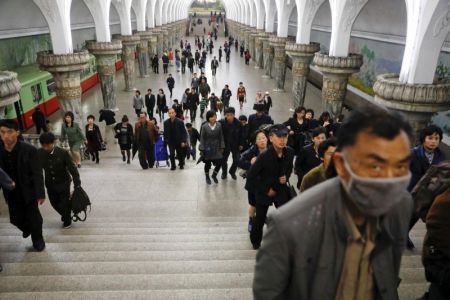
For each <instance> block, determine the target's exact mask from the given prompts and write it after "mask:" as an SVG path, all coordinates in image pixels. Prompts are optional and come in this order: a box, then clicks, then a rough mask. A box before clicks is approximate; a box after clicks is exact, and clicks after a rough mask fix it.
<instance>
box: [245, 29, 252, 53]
mask: <svg viewBox="0 0 450 300" xmlns="http://www.w3.org/2000/svg"><path fill="white" fill-rule="evenodd" d="M251 32H252V29H251V28H250V27H248V26H247V27H246V28H245V30H244V41H245V43H244V48H245V50H247V49H248V48H249V47H250V33H251Z"/></svg>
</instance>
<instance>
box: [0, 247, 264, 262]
mask: <svg viewBox="0 0 450 300" xmlns="http://www.w3.org/2000/svg"><path fill="white" fill-rule="evenodd" d="M255 255H256V251H255V250H195V251H194V250H189V251H188V250H184V249H180V250H177V251H95V252H91V251H79V252H46V251H44V252H40V253H38V252H2V253H1V259H2V263H34V262H112V261H134V262H137V261H185V260H206V261H214V260H254V259H255Z"/></svg>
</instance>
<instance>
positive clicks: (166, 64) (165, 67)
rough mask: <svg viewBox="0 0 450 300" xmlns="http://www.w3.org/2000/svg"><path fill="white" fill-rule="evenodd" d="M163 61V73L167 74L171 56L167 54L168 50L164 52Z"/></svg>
mask: <svg viewBox="0 0 450 300" xmlns="http://www.w3.org/2000/svg"><path fill="white" fill-rule="evenodd" d="M161 60H162V63H163V73H164V74H167V73H168V72H169V71H168V68H169V56H168V55H167V52H164V53H163V55H162V57H161Z"/></svg>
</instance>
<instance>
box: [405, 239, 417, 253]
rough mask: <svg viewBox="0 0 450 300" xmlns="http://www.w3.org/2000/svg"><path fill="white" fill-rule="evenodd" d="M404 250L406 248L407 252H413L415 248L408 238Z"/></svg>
mask: <svg viewBox="0 0 450 300" xmlns="http://www.w3.org/2000/svg"><path fill="white" fill-rule="evenodd" d="M406 248H408V249H409V250H413V249H414V248H416V246H414V243H413V242H412V241H411V239H410V238H409V237H408V242H407V243H406Z"/></svg>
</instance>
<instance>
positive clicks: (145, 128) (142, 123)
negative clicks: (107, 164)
mask: <svg viewBox="0 0 450 300" xmlns="http://www.w3.org/2000/svg"><path fill="white" fill-rule="evenodd" d="M157 134H158V131H157V130H156V128H155V125H154V124H153V123H152V122H151V121H149V120H147V113H146V112H141V114H140V115H139V121H138V122H137V123H136V124H135V125H134V142H133V144H134V146H133V149H137V151H138V157H139V163H140V165H141V167H142V169H144V170H146V169H148V168H153V165H154V164H155V156H154V146H155V140H156V135H157Z"/></svg>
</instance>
